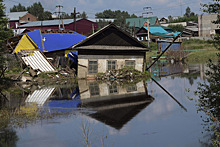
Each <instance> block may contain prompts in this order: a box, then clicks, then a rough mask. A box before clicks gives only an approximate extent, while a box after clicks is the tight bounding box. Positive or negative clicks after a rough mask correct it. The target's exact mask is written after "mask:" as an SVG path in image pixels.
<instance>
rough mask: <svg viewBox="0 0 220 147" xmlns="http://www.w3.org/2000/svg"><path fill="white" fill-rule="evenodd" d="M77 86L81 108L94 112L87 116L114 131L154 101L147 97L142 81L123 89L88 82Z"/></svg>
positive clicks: (116, 86)
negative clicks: (112, 128)
mask: <svg viewBox="0 0 220 147" xmlns="http://www.w3.org/2000/svg"><path fill="white" fill-rule="evenodd" d="M78 84H79V90H80V93H81V94H80V96H81V106H82V107H86V108H89V109H92V110H93V111H95V113H91V114H88V116H89V117H92V118H94V119H96V120H98V121H101V122H103V123H105V124H107V125H109V126H111V127H114V128H115V129H121V128H122V127H123V126H124V125H125V124H126V123H127V122H128V121H130V120H131V119H132V118H133V117H134V116H136V115H137V114H138V113H139V112H140V111H141V110H143V109H144V108H146V107H147V106H148V105H149V104H150V103H151V102H152V101H153V100H154V98H152V97H151V96H149V95H148V93H147V89H146V86H145V83H144V81H141V82H139V83H137V84H133V85H125V86H123V87H122V86H118V85H117V84H107V83H102V84H98V83H96V82H88V81H79V82H78Z"/></svg>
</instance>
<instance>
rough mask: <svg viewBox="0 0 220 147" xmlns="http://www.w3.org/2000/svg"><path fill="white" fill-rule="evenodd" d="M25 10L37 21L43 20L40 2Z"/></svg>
mask: <svg viewBox="0 0 220 147" xmlns="http://www.w3.org/2000/svg"><path fill="white" fill-rule="evenodd" d="M27 10H28V12H29V13H31V14H32V15H34V16H36V17H37V18H38V20H44V8H43V6H42V4H41V3H40V2H38V3H37V2H36V3H34V4H33V5H31V6H29V7H27Z"/></svg>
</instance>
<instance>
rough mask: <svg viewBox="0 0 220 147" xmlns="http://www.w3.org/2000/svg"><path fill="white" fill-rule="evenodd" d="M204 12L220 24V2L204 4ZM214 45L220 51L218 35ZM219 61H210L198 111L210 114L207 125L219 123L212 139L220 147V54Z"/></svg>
mask: <svg viewBox="0 0 220 147" xmlns="http://www.w3.org/2000/svg"><path fill="white" fill-rule="evenodd" d="M202 6H203V11H204V12H207V13H211V14H217V16H218V17H217V19H216V20H215V21H213V23H215V24H220V17H219V11H220V4H219V0H212V3H209V4H203V5H202ZM214 44H215V46H216V48H217V49H219V50H220V47H219V45H220V37H219V35H218V34H217V35H216V36H214ZM217 56H218V61H217V62H213V61H212V60H211V59H210V60H209V63H208V67H209V70H208V71H206V76H207V82H208V83H204V84H202V83H200V84H199V86H198V90H197V91H196V94H198V96H199V100H198V101H199V104H198V106H199V107H198V109H199V110H200V111H204V112H205V113H206V114H208V117H207V120H205V121H204V122H205V123H208V122H210V121H213V122H217V126H215V127H213V131H214V138H212V141H213V146H220V128H219V125H220V121H219V119H220V107H219V106H220V54H217Z"/></svg>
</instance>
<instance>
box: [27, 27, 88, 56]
mask: <svg viewBox="0 0 220 147" xmlns="http://www.w3.org/2000/svg"><path fill="white" fill-rule="evenodd" d="M73 33H74V34H42V35H41V32H40V30H35V31H32V32H28V33H27V35H28V36H29V37H30V38H31V39H32V40H33V41H34V42H35V43H36V44H37V46H38V47H39V49H40V51H42V52H43V46H44V49H45V50H47V51H49V52H50V51H58V50H63V49H68V48H71V47H72V46H73V45H74V44H76V43H78V42H80V41H82V40H84V39H85V38H86V36H83V35H81V34H79V33H76V32H73Z"/></svg>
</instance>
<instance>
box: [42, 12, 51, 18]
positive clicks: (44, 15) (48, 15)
mask: <svg viewBox="0 0 220 147" xmlns="http://www.w3.org/2000/svg"><path fill="white" fill-rule="evenodd" d="M51 19H52V13H51V12H50V11H44V13H43V20H51Z"/></svg>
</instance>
